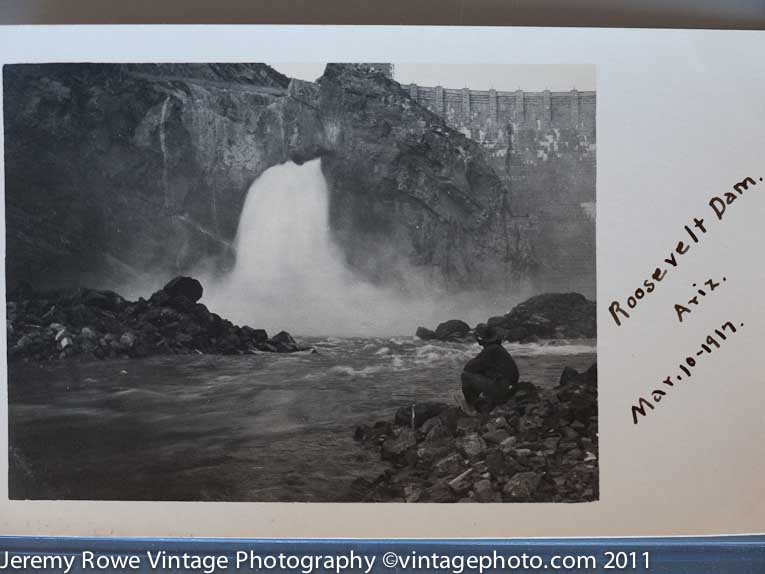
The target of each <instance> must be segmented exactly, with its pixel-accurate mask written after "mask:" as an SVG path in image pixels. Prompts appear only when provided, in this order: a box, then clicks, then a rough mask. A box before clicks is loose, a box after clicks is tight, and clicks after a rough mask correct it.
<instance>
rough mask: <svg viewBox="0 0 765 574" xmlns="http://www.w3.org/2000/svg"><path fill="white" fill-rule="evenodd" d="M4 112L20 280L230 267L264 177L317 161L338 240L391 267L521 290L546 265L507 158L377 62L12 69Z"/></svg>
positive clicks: (112, 283) (120, 280) (362, 257)
mask: <svg viewBox="0 0 765 574" xmlns="http://www.w3.org/2000/svg"><path fill="white" fill-rule="evenodd" d="M4 110H5V130H6V131H5V172H6V188H5V196H6V233H7V259H6V273H7V280H8V284H9V287H11V288H12V287H13V286H14V285H15V284H18V283H19V282H20V281H29V282H32V283H33V284H36V285H38V286H40V287H52V286H61V285H83V284H86V285H90V286H93V287H105V288H120V287H122V286H124V285H125V284H129V283H133V282H140V280H141V279H142V278H145V277H157V276H160V277H167V276H171V275H176V274H179V273H184V272H187V271H189V270H193V269H197V268H199V266H200V265H203V264H204V265H209V266H210V267H212V268H215V269H217V270H218V272H224V271H225V269H226V268H227V267H228V266H230V263H231V261H232V259H233V257H235V253H234V252H233V247H232V241H233V240H234V238H235V236H236V231H237V224H238V221H239V215H240V213H241V209H242V205H243V203H244V199H245V197H246V194H247V191H248V189H249V186H250V185H251V183H252V182H253V181H254V180H255V179H256V178H257V177H258V176H259V175H260V174H261V173H263V171H264V170H266V169H267V168H269V167H271V166H273V165H276V164H279V163H283V162H285V161H290V160H291V161H295V162H298V163H300V162H303V161H307V160H309V159H312V158H316V157H321V158H322V167H323V171H324V174H325V177H326V178H327V181H328V184H329V189H330V194H331V197H330V206H331V207H330V210H331V213H330V221H331V225H332V230H333V233H334V236H335V238H336V239H337V241H338V243H339V244H340V245H341V247H342V248H343V250H344V253H345V254H346V257H347V259H348V261H349V263H350V264H351V265H352V266H353V267H355V268H357V269H359V270H360V271H361V272H363V273H364V274H365V275H366V276H367V277H369V278H371V279H373V280H377V281H380V282H390V281H395V280H396V279H397V278H401V277H398V276H399V275H402V274H404V273H403V272H404V271H405V270H406V269H407V268H410V267H416V268H417V269H418V270H420V271H423V272H424V274H425V275H427V276H428V277H429V278H430V279H431V280H433V281H434V282H436V283H439V284H442V285H444V286H446V287H447V288H448V289H450V290H463V289H473V288H481V289H491V290H497V289H498V290H502V291H507V290H508V289H509V290H516V289H521V288H522V287H528V285H529V284H530V283H533V282H534V280H535V278H538V276H539V269H540V266H541V267H543V266H544V265H543V259H544V257H545V253H544V251H540V250H539V246H540V245H543V239H542V238H541V233H542V231H541V230H542V229H543V226H541V225H539V224H538V222H536V221H534V219H533V218H529V217H528V216H527V215H526V214H524V213H521V212H519V211H518V210H517V209H516V208H515V207H514V206H515V204H516V203H518V202H519V201H520V200H519V199H516V195H517V196H518V197H520V196H521V195H522V193H521V192H520V191H518V192H516V191H514V190H513V189H512V187H511V183H512V182H511V181H510V179H509V178H508V177H507V176H506V175H503V174H501V173H498V168H497V167H496V166H495V165H494V163H496V161H495V160H496V158H494V159H492V157H491V154H490V153H488V151H487V150H486V149H485V147H483V146H482V145H481V144H480V143H478V142H476V141H473V140H472V139H470V138H468V137H466V136H465V135H464V134H463V133H460V132H459V131H457V130H455V129H452V128H450V127H449V126H448V124H447V121H446V120H445V119H444V118H442V117H440V116H439V115H438V114H436V113H434V112H432V111H431V110H428V109H427V108H426V107H424V106H421V105H418V104H417V103H416V102H415V101H413V100H412V99H411V97H410V95H409V93H408V91H407V89H406V88H402V87H401V86H400V85H399V84H397V83H396V82H394V81H393V80H391V79H390V78H389V77H388V75H386V74H385V73H384V72H382V71H380V70H379V69H376V68H374V67H370V66H364V65H352V64H343V65H329V66H328V67H327V69H326V72H325V74H324V76H323V77H322V78H320V79H319V80H318V81H317V82H316V83H309V82H301V81H299V80H292V81H290V79H289V78H287V77H285V76H283V75H282V74H280V73H279V72H277V71H276V70H274V69H272V68H270V67H268V66H266V65H263V64H187V65H176V64H157V65H123V64H119V65H117V64H108V65H107V64H55V65H11V66H5V67H4ZM295 224H296V225H299V222H295ZM556 249H557V247H556Z"/></svg>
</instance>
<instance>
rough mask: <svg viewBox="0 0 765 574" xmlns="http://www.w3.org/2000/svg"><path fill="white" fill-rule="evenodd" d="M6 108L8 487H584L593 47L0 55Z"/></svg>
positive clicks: (589, 491) (457, 493)
mask: <svg viewBox="0 0 765 574" xmlns="http://www.w3.org/2000/svg"><path fill="white" fill-rule="evenodd" d="M3 122H4V131H3V136H4V174H5V175H4V178H5V241H6V253H5V269H6V276H5V281H6V319H7V320H6V335H7V353H8V356H7V366H8V388H7V395H8V423H9V424H8V446H9V450H8V467H9V475H8V484H9V492H8V496H9V498H10V499H12V500H102V501H105V500H111V501H218V502H347V503H364V502H378V503H385V502H393V503H455V502H467V503H525V502H565V503H575V502H591V501H595V500H598V499H599V497H600V494H599V448H598V377H597V351H596V339H597V321H596V309H595V308H596V303H595V297H596V248H595V230H596V147H597V141H596V67H595V66H594V65H590V64H586V63H583V64H581V65H575V64H552V63H551V64H528V65H521V64H497V63H486V64H482V63H481V62H480V61H479V62H476V63H474V64H464V63H454V64H444V63H421V64H415V63H395V62H394V63H323V62H315V63H310V62H306V63H299V62H289V63H241V62H240V63H145V62H143V63H87V62H81V63H49V64H40V63H35V64H21V63H16V64H6V65H5V66H3ZM603 137H604V138H605V139H604V142H606V143H609V144H610V142H608V141H607V138H606V136H605V135H604V136H603ZM608 147H609V148H610V145H608ZM604 149H605V148H604ZM605 340H606V339H604V341H605ZM604 356H606V355H605V354H604Z"/></svg>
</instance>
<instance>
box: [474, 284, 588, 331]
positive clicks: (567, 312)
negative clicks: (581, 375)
mask: <svg viewBox="0 0 765 574" xmlns="http://www.w3.org/2000/svg"><path fill="white" fill-rule="evenodd" d="M595 315H596V314H595V302H594V301H590V300H588V299H587V298H585V296H584V295H581V294H580V293H545V294H542V295H537V296H535V297H531V298H530V299H528V300H526V301H524V302H523V303H521V304H519V305H516V306H515V307H514V308H513V309H512V310H511V311H510V312H509V313H508V314H507V315H505V316H503V317H491V318H490V319H489V321H488V322H489V324H491V325H492V326H494V327H497V328H499V329H503V330H504V332H505V339H506V340H508V341H521V342H532V341H534V340H535V338H542V339H551V338H564V339H566V338H568V339H592V338H595V336H596V335H597V320H596V316H595Z"/></svg>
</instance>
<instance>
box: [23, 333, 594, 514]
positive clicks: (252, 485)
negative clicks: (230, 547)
mask: <svg viewBox="0 0 765 574" xmlns="http://www.w3.org/2000/svg"><path fill="white" fill-rule="evenodd" d="M301 342H302V343H305V344H309V345H313V346H314V347H315V348H316V350H317V353H307V352H306V353H298V354H291V355H277V354H271V353H263V354H258V355H247V356H234V357H231V356H226V357H224V356H201V355H195V356H171V357H153V358H147V359H126V360H109V361H94V362H79V361H74V360H67V361H56V362H50V363H47V364H42V365H40V364H21V363H16V364H11V365H10V366H9V381H10V382H9V403H10V437H9V438H10V446H11V459H10V460H11V477H10V478H11V480H10V482H11V498H38V499H40V498H42V499H101V500H103V499H112V500H116V499H119V500H230V501H256V500H257V501H341V500H344V499H345V496H346V494H345V493H346V490H347V487H348V486H349V485H350V483H351V482H352V481H353V479H354V478H356V477H367V478H373V477H374V476H376V475H377V474H379V473H380V472H381V471H382V470H384V469H385V468H386V466H385V465H384V464H383V463H382V462H381V461H380V460H379V455H377V454H375V453H373V452H370V451H369V450H368V449H365V448H362V447H361V446H360V445H358V444H357V443H355V442H354V441H353V430H354V428H355V426H356V425H358V424H362V423H373V422H375V421H377V420H381V419H387V418H390V417H391V416H392V414H393V412H394V411H395V410H396V408H398V407H400V406H402V405H406V404H410V403H411V402H412V401H424V400H440V401H446V402H450V401H452V400H453V399H452V395H453V393H454V392H455V391H457V390H458V389H459V374H460V372H461V370H462V366H463V365H464V364H465V362H466V361H467V360H468V359H469V358H471V357H472V356H474V355H475V354H477V353H478V351H479V347H478V345H476V344H467V343H443V342H435V343H434V342H425V341H420V340H419V339H416V338H405V337H402V338H303V339H302V340H301ZM506 346H507V348H508V350H509V351H510V352H511V354H512V355H513V357H514V358H515V359H516V362H517V363H518V366H519V369H520V372H521V380H527V381H531V382H533V383H535V384H538V385H543V386H552V385H555V384H557V382H558V378H559V377H560V373H561V371H562V370H563V367H564V366H571V367H574V368H576V369H578V370H583V369H586V368H587V367H589V366H590V365H591V364H592V363H593V362H594V361H595V343H594V341H576V342H565V341H563V342H561V341H557V342H550V343H539V344H536V343H535V344H528V345H519V344H507V345H506Z"/></svg>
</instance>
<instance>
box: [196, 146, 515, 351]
mask: <svg viewBox="0 0 765 574" xmlns="http://www.w3.org/2000/svg"><path fill="white" fill-rule="evenodd" d="M320 162H321V160H319V159H316V160H313V161H310V162H307V163H305V164H303V165H300V166H299V165H296V164H294V163H291V162H289V163H285V164H282V165H279V166H275V167H272V168H270V169H268V170H267V171H265V172H264V173H263V174H262V175H261V176H260V177H259V178H258V179H257V180H256V181H255V182H254V183H253V184H252V186H251V187H250V190H249V191H248V194H247V198H246V200H245V204H244V207H243V209H242V213H241V216H240V220H239V227H238V232H237V236H236V239H235V247H236V253H237V256H236V264H235V266H234V268H233V270H232V271H231V272H230V273H229V274H227V275H226V276H224V277H218V278H216V277H213V276H210V277H207V278H203V284H204V285H205V296H204V298H203V302H204V303H205V304H207V305H208V307H209V308H210V309H211V310H212V311H215V312H216V313H218V314H220V315H221V316H223V317H227V318H229V319H231V320H232V321H234V322H235V323H239V324H247V325H250V326H252V327H256V328H264V329H266V330H267V331H268V332H269V333H272V332H274V333H275V332H277V331H279V330H287V331H290V332H292V333H295V334H298V335H334V336H369V335H372V336H391V335H412V334H414V331H415V330H416V328H417V327H418V326H419V325H423V326H428V327H431V328H433V327H435V325H437V324H438V323H440V322H442V321H445V320H447V319H451V318H459V319H462V320H464V321H466V322H468V323H469V324H471V325H475V324H476V323H478V322H481V321H485V320H486V319H487V318H488V317H489V316H490V315H496V314H500V313H506V312H507V311H508V310H509V309H510V307H511V303H512V302H511V301H503V302H502V304H501V305H499V304H498V303H497V302H495V303H494V304H492V302H491V301H488V300H487V299H486V297H485V295H480V294H469V293H465V294H460V295H452V294H450V295H446V294H445V293H443V292H442V291H440V290H438V289H435V288H434V287H433V286H432V285H429V282H428V281H426V280H425V279H424V278H423V277H421V276H420V275H419V274H418V273H417V271H415V270H412V269H406V270H404V271H403V272H402V270H401V269H396V270H395V271H396V275H398V276H401V275H403V276H405V277H406V281H405V284H404V285H401V286H395V287H393V286H391V287H385V286H379V285H373V284H372V283H370V282H368V281H366V280H364V279H363V278H362V277H360V276H359V275H358V274H357V273H355V272H354V271H353V270H352V269H350V268H349V267H348V266H347V265H346V263H345V260H344V257H343V254H342V251H341V250H340V247H339V246H338V245H337V244H336V243H335V242H334V241H333V240H332V236H331V233H330V227H329V193H328V190H327V185H326V182H325V180H324V176H323V174H322V171H321V163H320Z"/></svg>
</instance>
